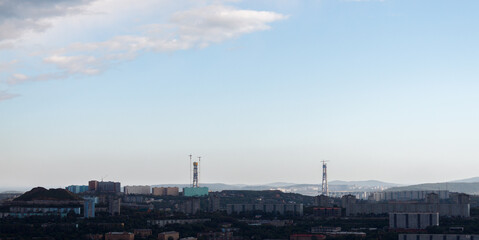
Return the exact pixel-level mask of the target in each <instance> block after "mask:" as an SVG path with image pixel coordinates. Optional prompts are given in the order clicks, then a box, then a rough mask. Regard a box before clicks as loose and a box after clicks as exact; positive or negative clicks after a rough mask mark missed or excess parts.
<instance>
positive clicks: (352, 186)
mask: <svg viewBox="0 0 479 240" xmlns="http://www.w3.org/2000/svg"><path fill="white" fill-rule="evenodd" d="M200 185H201V186H202V187H208V188H209V190H210V191H214V192H216V191H223V190H252V191H262V190H280V191H283V192H286V193H299V194H303V195H308V196H316V195H318V194H319V190H320V187H321V186H320V183H316V184H296V183H287V182H275V183H269V184H265V185H243V184H241V185H240V184H224V183H203V184H200ZM173 186H175V187H179V188H183V187H188V186H190V185H188V184H159V185H153V186H152V187H173ZM392 186H399V184H394V183H386V182H381V181H376V180H369V181H351V182H346V181H332V182H330V183H329V190H330V191H332V192H376V191H381V190H384V189H386V188H389V187H392Z"/></svg>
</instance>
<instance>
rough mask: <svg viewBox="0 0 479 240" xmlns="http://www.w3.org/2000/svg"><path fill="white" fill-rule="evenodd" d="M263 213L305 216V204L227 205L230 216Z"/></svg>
mask: <svg viewBox="0 0 479 240" xmlns="http://www.w3.org/2000/svg"><path fill="white" fill-rule="evenodd" d="M252 211H261V212H265V213H279V214H281V215H283V214H286V213H292V214H294V215H298V216H302V215H303V204H227V205H226V212H227V213H228V214H233V213H242V212H252Z"/></svg>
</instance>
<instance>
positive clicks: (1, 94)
mask: <svg viewBox="0 0 479 240" xmlns="http://www.w3.org/2000/svg"><path fill="white" fill-rule="evenodd" d="M18 96H19V95H18V94H13V93H9V92H7V91H4V90H3V91H2V90H0V102H1V101H5V100H8V99H12V98H15V97H18Z"/></svg>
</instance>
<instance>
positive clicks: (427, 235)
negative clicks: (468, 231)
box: [398, 234, 479, 240]
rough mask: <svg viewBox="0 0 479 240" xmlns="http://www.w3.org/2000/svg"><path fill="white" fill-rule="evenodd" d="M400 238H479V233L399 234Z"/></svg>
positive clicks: (415, 239)
mask: <svg viewBox="0 0 479 240" xmlns="http://www.w3.org/2000/svg"><path fill="white" fill-rule="evenodd" d="M398 240H479V235H465V234H399V236H398Z"/></svg>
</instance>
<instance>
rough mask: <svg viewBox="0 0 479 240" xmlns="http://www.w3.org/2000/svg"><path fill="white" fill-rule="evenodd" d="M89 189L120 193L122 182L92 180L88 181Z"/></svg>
mask: <svg viewBox="0 0 479 240" xmlns="http://www.w3.org/2000/svg"><path fill="white" fill-rule="evenodd" d="M88 190H89V191H96V192H100V193H119V192H121V184H120V183H119V182H103V181H101V182H98V181H96V180H91V181H89V182H88Z"/></svg>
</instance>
